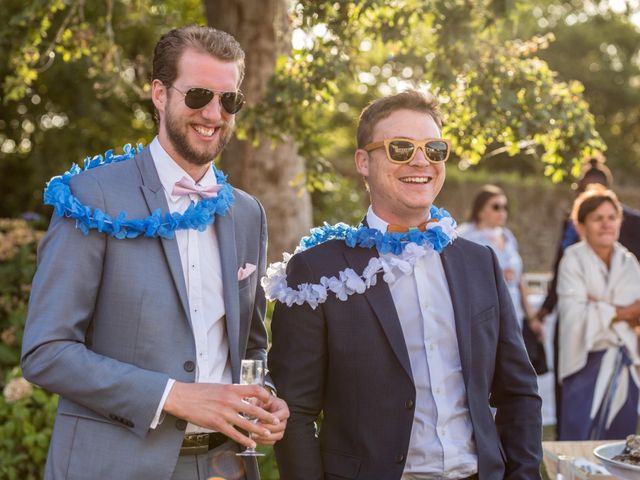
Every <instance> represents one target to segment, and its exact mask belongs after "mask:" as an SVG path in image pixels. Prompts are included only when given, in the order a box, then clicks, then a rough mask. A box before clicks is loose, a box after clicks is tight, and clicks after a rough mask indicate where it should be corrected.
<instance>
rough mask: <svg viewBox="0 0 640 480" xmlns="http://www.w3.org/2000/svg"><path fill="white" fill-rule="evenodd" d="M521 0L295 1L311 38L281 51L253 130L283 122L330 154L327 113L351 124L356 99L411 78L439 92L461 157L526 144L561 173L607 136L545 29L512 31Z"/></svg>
mask: <svg viewBox="0 0 640 480" xmlns="http://www.w3.org/2000/svg"><path fill="white" fill-rule="evenodd" d="M517 4H518V2H498V1H482V0H477V1H463V0H442V1H434V2H422V1H409V0H407V1H397V2H392V3H389V2H385V1H375V0H370V1H367V2H331V3H328V2H304V3H302V4H298V6H297V9H296V13H297V16H296V17H295V18H296V19H297V21H298V27H299V29H300V30H302V31H303V32H305V33H306V38H305V39H304V42H305V43H306V44H305V45H304V47H303V48H300V49H298V50H297V51H294V54H293V56H292V57H291V58H288V59H283V61H282V64H281V65H280V68H279V71H278V75H277V76H276V78H274V80H273V84H272V91H273V94H272V95H267V99H268V100H267V101H266V102H264V104H263V105H260V106H259V107H258V108H257V109H256V121H255V122H253V123H252V122H250V124H252V125H253V126H254V128H255V129H256V130H258V131H271V132H280V131H282V129H287V130H289V131H290V133H293V134H294V135H295V136H296V138H298V140H299V142H300V144H301V145H302V148H301V151H302V152H303V153H304V154H305V155H306V156H307V158H316V159H317V158H318V157H320V158H323V157H324V158H326V157H327V156H330V155H331V153H330V152H327V151H326V150H325V151H324V152H323V150H322V146H323V145H330V146H331V148H333V146H334V145H335V142H334V141H327V136H328V135H325V136H324V137H322V135H320V136H319V135H318V133H317V131H318V123H320V124H322V119H323V118H324V119H327V118H328V119H329V120H328V122H329V124H330V125H332V126H337V127H339V126H340V125H341V122H342V120H345V121H347V122H349V123H350V124H351V129H353V123H354V121H355V118H357V114H358V112H359V110H360V109H361V107H362V106H363V105H364V104H366V102H367V101H369V100H371V99H372V98H376V97H378V96H380V94H385V93H389V92H391V91H395V90H399V89H402V88H404V87H405V86H407V85H413V86H426V87H427V88H429V89H430V90H432V91H434V92H436V93H437V94H438V95H439V97H440V98H441V99H442V101H443V103H444V105H443V110H444V113H445V117H446V118H445V120H446V128H445V130H444V133H445V135H447V136H448V137H450V138H451V139H452V141H453V143H454V149H455V153H456V157H457V159H458V160H459V161H460V162H461V166H463V167H465V166H468V165H473V164H477V163H478V162H479V161H480V160H481V159H483V158H485V157H487V156H489V155H494V154H496V153H497V152H505V153H507V154H509V155H511V156H513V155H516V154H519V153H520V152H523V151H526V152H528V153H534V154H536V155H537V157H538V158H539V159H540V160H541V161H542V162H543V163H544V165H545V173H546V174H547V175H550V176H551V177H552V178H553V179H554V180H560V179H561V178H562V177H563V176H564V175H566V173H567V172H568V171H570V170H571V169H572V168H574V167H576V165H577V162H578V161H579V159H581V158H582V157H583V156H585V155H587V154H590V153H591V152H592V151H593V150H594V149H598V148H604V145H603V143H602V141H601V139H600V137H599V134H598V133H597V131H596V129H595V123H594V118H593V116H592V115H591V114H590V113H589V109H588V104H587V102H586V101H585V100H584V96H583V87H582V85H581V84H580V83H578V82H574V81H569V82H564V81H560V80H559V79H558V77H557V75H556V74H555V73H554V72H553V71H552V70H551V69H550V68H549V66H548V65H547V63H546V62H545V61H544V60H542V59H541V58H540V57H539V56H538V52H539V51H540V50H541V49H543V48H545V47H546V46H547V45H548V41H549V37H544V36H538V37H534V38H532V39H525V40H519V39H517V38H512V36H510V35H509V32H510V31H511V30H512V25H513V22H514V19H515V18H517V15H518V14H519V10H518V9H517V8H515V7H514V6H512V5H517ZM285 91H289V92H291V91H293V92H295V95H296V101H297V102H298V104H299V105H301V106H302V107H303V108H300V109H294V111H293V115H290V114H288V113H287V114H286V116H285V113H284V112H286V111H290V109H289V110H287V109H286V106H287V104H288V103H289V102H290V101H291V99H290V97H289V96H287V95H284V94H282V92H285ZM278 92H280V94H278ZM341 106H343V107H344V108H343V109H342V110H340V107H341ZM345 114H346V115H345ZM319 119H320V120H319ZM333 131H334V130H333V129H330V132H331V133H333ZM320 138H322V141H318V140H319V139H320ZM332 140H333V139H332ZM351 148H353V144H352V142H351ZM312 173H313V169H312ZM574 173H575V168H574ZM311 178H313V176H312V177H311Z"/></svg>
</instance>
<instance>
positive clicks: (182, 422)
mask: <svg viewBox="0 0 640 480" xmlns="http://www.w3.org/2000/svg"><path fill="white" fill-rule="evenodd" d="M176 428H177V429H178V430H185V429H186V428H187V421H186V420H182V419H181V418H179V419H177V420H176Z"/></svg>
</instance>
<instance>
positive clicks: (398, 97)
mask: <svg viewBox="0 0 640 480" xmlns="http://www.w3.org/2000/svg"><path fill="white" fill-rule="evenodd" d="M397 110H413V111H416V112H421V113H426V114H428V115H431V117H432V118H433V120H434V121H435V122H436V124H437V125H438V128H440V129H442V116H441V114H440V110H439V109H438V99H437V98H436V97H435V96H434V95H432V94H431V93H423V92H419V91H418V90H406V91H404V92H401V93H397V94H395V95H390V96H388V97H383V98H380V99H378V100H375V101H373V102H371V103H370V104H369V105H367V106H366V107H365V108H364V109H363V110H362V113H361V114H360V120H359V121H358V130H357V133H356V141H357V142H358V148H363V147H364V146H365V145H367V144H368V143H371V140H372V138H373V130H374V128H375V126H376V125H377V124H378V122H380V120H383V119H385V118H387V117H388V116H389V115H391V114H392V113H393V112H395V111H397Z"/></svg>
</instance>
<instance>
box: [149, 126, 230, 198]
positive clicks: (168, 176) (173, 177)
mask: <svg viewBox="0 0 640 480" xmlns="http://www.w3.org/2000/svg"><path fill="white" fill-rule="evenodd" d="M149 149H150V150H151V158H153V163H154V164H155V167H156V170H157V171H158V177H160V183H161V184H162V188H164V191H165V192H166V194H167V195H169V196H171V198H172V200H176V199H178V198H179V197H177V196H174V195H172V192H173V187H174V185H175V184H176V182H177V181H178V180H180V179H181V178H182V177H187V178H191V177H190V176H189V174H188V173H187V172H185V170H184V169H183V168H182V167H181V166H180V165H178V164H177V163H176V162H175V160H174V159H173V158H171V156H170V155H169V154H168V153H167V151H166V150H165V149H164V148H163V147H162V145H161V144H160V140H158V137H157V136H156V137H155V138H154V139H153V141H152V142H151V145H149ZM197 184H198V185H201V186H203V187H208V186H210V185H217V184H218V182H217V181H216V175H215V173H214V172H213V168H209V169H207V173H205V174H204V177H202V178H201V179H200V181H199V182H197Z"/></svg>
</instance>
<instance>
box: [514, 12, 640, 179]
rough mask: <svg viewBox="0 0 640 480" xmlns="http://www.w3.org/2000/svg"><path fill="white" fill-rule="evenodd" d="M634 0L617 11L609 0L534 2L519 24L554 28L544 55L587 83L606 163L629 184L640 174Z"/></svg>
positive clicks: (525, 28)
mask: <svg viewBox="0 0 640 480" xmlns="http://www.w3.org/2000/svg"><path fill="white" fill-rule="evenodd" d="M632 4H633V2H627V8H623V9H618V10H617V11H614V10H612V9H611V8H610V6H609V5H607V3H605V2H602V3H591V2H568V1H567V2H555V1H549V0H547V1H543V2H536V4H535V5H534V4H530V5H528V6H527V9H526V11H525V12H523V14H522V15H521V21H520V23H519V25H518V31H519V32H520V34H521V35H523V36H527V35H535V34H538V35H539V34H548V33H549V32H553V35H554V37H555V40H554V41H553V42H552V43H551V44H550V45H549V48H547V49H545V50H543V51H541V52H540V57H541V58H543V59H544V60H545V61H546V62H547V63H548V64H549V65H550V67H551V68H552V69H553V70H555V71H557V72H558V73H559V77H560V78H563V79H576V80H579V81H580V82H581V83H582V84H583V85H584V87H585V91H584V98H585V99H586V100H587V101H588V102H589V105H590V108H591V111H592V112H593V114H594V116H595V120H596V127H597V129H598V131H599V132H600V134H601V135H602V138H603V140H604V141H605V143H606V144H607V147H608V148H607V152H606V155H607V163H608V165H609V167H610V168H611V169H612V170H613V172H614V176H615V178H616V183H627V184H629V183H633V182H634V180H635V182H636V183H637V179H638V178H640V110H638V105H640V27H639V26H638V24H637V23H638V22H637V20H638V19H640V4H638V3H637V2H635V10H634V9H632V8H631V6H632ZM634 15H635V18H636V24H634V23H633V22H632V18H633V17H634Z"/></svg>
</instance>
